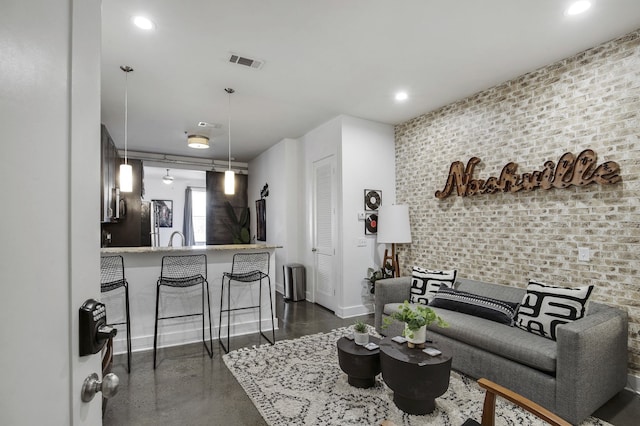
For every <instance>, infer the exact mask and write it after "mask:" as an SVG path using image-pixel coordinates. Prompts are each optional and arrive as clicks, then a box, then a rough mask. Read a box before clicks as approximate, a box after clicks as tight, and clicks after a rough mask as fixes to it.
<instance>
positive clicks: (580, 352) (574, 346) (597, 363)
mask: <svg viewBox="0 0 640 426" xmlns="http://www.w3.org/2000/svg"><path fill="white" fill-rule="evenodd" d="M593 305H596V306H594V308H596V309H594V312H593V313H590V314H588V315H587V316H585V317H584V318H582V319H580V320H578V321H574V322H572V323H570V324H564V325H561V326H558V329H557V342H558V360H557V368H556V374H557V376H556V377H557V388H556V409H557V412H558V413H559V414H560V415H561V416H562V417H565V418H567V419H570V420H571V421H572V422H575V423H577V422H579V421H581V420H582V419H584V418H585V417H586V416H588V415H590V414H592V413H593V412H594V411H595V410H596V409H598V408H599V407H600V406H601V405H602V404H604V403H605V402H606V401H608V400H609V399H610V398H611V397H613V396H614V395H615V394H616V393H618V392H619V391H621V390H622V389H623V388H624V387H625V384H626V381H627V356H628V355H627V353H628V352H627V339H628V318H627V313H626V312H625V311H623V310H621V309H617V308H612V307H609V306H606V305H601V304H593Z"/></svg>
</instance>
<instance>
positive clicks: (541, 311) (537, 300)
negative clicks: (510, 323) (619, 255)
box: [514, 280, 593, 340]
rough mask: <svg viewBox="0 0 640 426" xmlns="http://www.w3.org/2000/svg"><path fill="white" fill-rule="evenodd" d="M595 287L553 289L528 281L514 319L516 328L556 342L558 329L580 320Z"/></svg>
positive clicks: (552, 287)
mask: <svg viewBox="0 0 640 426" xmlns="http://www.w3.org/2000/svg"><path fill="white" fill-rule="evenodd" d="M592 290H593V286H592V285H589V286H583V287H573V288H570V287H554V286H550V285H547V284H544V283H540V282H536V281H533V280H531V281H529V285H528V286H527V293H526V294H525V295H524V298H523V299H522V303H521V304H520V307H519V308H518V312H517V314H516V317H515V320H514V322H515V325H516V326H517V327H520V328H521V329H523V330H526V331H528V332H530V333H535V334H539V335H540V336H543V337H546V338H547V339H552V340H556V327H557V326H558V325H560V324H567V323H569V322H573V321H575V320H577V319H580V318H582V317H583V316H584V314H585V308H586V304H587V301H588V299H589V295H590V294H591V291H592Z"/></svg>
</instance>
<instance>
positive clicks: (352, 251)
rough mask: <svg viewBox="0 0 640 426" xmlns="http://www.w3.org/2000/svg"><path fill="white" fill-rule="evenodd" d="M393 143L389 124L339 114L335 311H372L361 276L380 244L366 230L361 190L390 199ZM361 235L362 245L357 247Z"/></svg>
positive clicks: (378, 258)
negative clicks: (339, 259)
mask: <svg viewBox="0 0 640 426" xmlns="http://www.w3.org/2000/svg"><path fill="white" fill-rule="evenodd" d="M395 170H396V168H395V142H394V130H393V126H392V125H389V124H381V123H377V122H373V121H369V120H362V119H359V118H354V117H349V116H342V213H341V214H342V221H341V222H342V232H341V234H342V238H343V240H342V244H343V249H342V251H343V267H342V274H341V275H342V277H343V285H342V304H341V309H342V311H341V313H340V315H341V316H344V317H349V316H355V315H362V314H364V313H368V312H373V297H372V296H373V295H372V294H371V293H370V292H369V290H368V284H367V283H368V282H367V281H366V280H365V279H364V278H365V277H366V275H367V268H369V267H379V266H380V265H381V264H382V257H383V253H384V245H380V246H378V244H377V243H376V237H375V235H366V236H365V232H364V221H363V220H359V219H358V212H363V211H364V190H365V189H379V190H381V191H382V203H383V204H384V205H389V204H394V203H395V199H396V190H395ZM362 238H364V239H365V241H366V246H364V247H359V244H358V243H359V240H360V239H362Z"/></svg>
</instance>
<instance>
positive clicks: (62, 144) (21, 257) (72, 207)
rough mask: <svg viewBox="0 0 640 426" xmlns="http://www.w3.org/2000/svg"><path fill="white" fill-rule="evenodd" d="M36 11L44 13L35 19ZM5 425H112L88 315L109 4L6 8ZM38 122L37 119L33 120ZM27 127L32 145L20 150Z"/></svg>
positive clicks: (94, 279) (0, 113)
mask: <svg viewBox="0 0 640 426" xmlns="http://www.w3.org/2000/svg"><path fill="white" fill-rule="evenodd" d="M34 11H36V14H37V16H38V17H46V19H39V18H38V19H35V20H34ZM0 40H2V44H3V48H2V51H3V52H6V53H7V54H4V53H3V54H2V55H0V92H1V93H2V95H0V117H2V118H0V122H1V123H2V125H0V140H2V141H3V143H2V144H0V153H1V156H2V158H3V163H2V167H1V168H0V180H1V181H2V182H10V184H7V185H5V186H4V188H3V198H4V199H6V200H11V203H10V204H11V205H10V206H5V208H4V209H3V216H2V221H1V222H0V234H1V235H2V238H3V243H4V244H3V249H2V255H1V256H0V270H2V271H3V280H2V283H3V297H2V298H0V336H2V350H0V365H1V366H2V372H3V376H2V383H1V384H0V424H2V425H36V424H56V425H71V424H73V425H83V426H89V425H91V426H93V425H100V424H102V419H101V395H100V394H98V396H97V397H96V398H94V400H93V401H92V402H91V403H83V402H82V401H81V399H80V388H81V386H82V383H83V381H84V379H85V377H87V376H88V375H89V374H90V373H93V372H96V373H98V374H99V375H100V373H101V362H100V354H99V353H98V354H97V355H93V356H85V357H80V356H79V350H78V347H79V345H78V334H79V331H78V309H79V308H80V306H81V304H82V302H83V301H84V300H85V299H87V298H99V297H100V269H99V257H100V225H99V220H98V218H99V216H100V212H99V201H98V198H99V197H98V194H99V182H100V178H99V170H100V0H90V1H72V0H36V1H30V2H25V1H23V0H9V1H8V2H4V1H3V3H2V13H0ZM34 120H35V121H34ZM25 129H28V134H29V136H28V138H29V140H30V141H31V142H32V143H28V144H25V143H20V142H19V141H20V140H22V139H24V137H25Z"/></svg>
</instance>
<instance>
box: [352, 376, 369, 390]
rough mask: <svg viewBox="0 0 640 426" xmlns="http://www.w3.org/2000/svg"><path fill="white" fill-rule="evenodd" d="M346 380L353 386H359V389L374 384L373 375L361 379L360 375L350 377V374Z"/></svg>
mask: <svg viewBox="0 0 640 426" xmlns="http://www.w3.org/2000/svg"><path fill="white" fill-rule="evenodd" d="M347 381H348V382H349V384H350V385H351V386H353V387H354V388H361V389H367V388H372V387H374V386H375V384H376V378H375V377H367V378H364V379H363V378H360V377H351V376H349V377H348V379H347Z"/></svg>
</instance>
